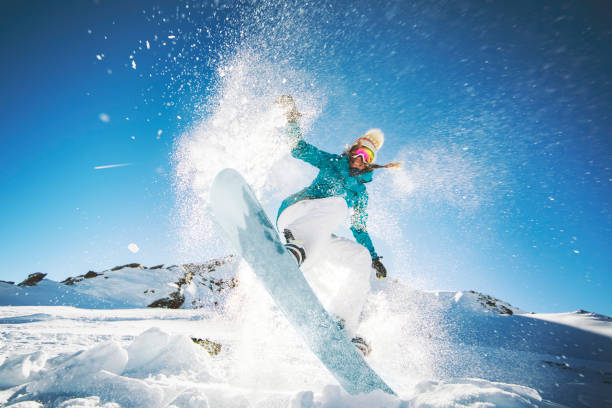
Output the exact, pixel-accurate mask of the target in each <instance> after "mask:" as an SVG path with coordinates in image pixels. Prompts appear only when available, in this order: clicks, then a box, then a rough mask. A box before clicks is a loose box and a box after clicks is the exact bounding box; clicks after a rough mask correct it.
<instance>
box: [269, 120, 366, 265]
mask: <svg viewBox="0 0 612 408" xmlns="http://www.w3.org/2000/svg"><path fill="white" fill-rule="evenodd" d="M287 134H288V135H289V137H290V138H291V139H292V142H293V143H294V147H293V149H292V150H291V155H292V156H293V157H295V158H297V159H300V160H304V161H305V162H306V163H309V164H311V165H313V166H315V167H316V168H318V169H319V174H317V177H316V178H315V179H314V181H313V182H312V184H310V185H309V186H308V187H306V188H304V189H303V190H301V191H299V192H297V193H295V194H293V195H291V196H289V197H287V198H286V199H285V200H284V201H283V202H282V204H281V206H280V208H279V210H278V216H280V214H281V213H282V212H283V211H284V210H285V208H287V207H289V206H290V205H292V204H295V203H296V202H298V201H301V200H312V199H317V198H326V197H342V198H344V200H345V201H346V204H347V205H348V207H349V208H351V209H352V210H353V214H352V216H351V231H352V232H353V236H354V237H355V240H356V241H357V242H359V243H360V244H361V245H363V246H365V247H366V248H367V249H368V250H369V251H370V255H371V256H372V259H374V258H377V257H378V254H376V251H375V250H374V245H373V244H372V240H371V239H370V235H369V234H368V231H367V230H366V221H367V219H368V213H367V205H368V192H367V190H366V186H365V183H369V182H370V181H372V172H368V173H363V174H360V175H357V176H352V175H351V174H350V172H349V169H350V167H349V158H348V156H346V155H338V154H332V153H328V152H324V151H322V150H319V149H317V148H316V147H314V146H313V145H311V144H310V143H306V142H305V141H304V140H302V132H301V130H300V128H299V126H298V125H297V123H295V122H289V123H288V124H287ZM278 216H277V217H276V218H277V220H278Z"/></svg>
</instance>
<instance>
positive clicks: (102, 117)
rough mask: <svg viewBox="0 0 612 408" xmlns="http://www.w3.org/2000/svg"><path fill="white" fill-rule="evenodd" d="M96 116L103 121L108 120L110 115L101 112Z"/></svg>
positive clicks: (106, 121)
mask: <svg viewBox="0 0 612 408" xmlns="http://www.w3.org/2000/svg"><path fill="white" fill-rule="evenodd" d="M98 117H99V118H100V120H101V121H102V122H104V123H108V122H110V116H108V114H106V113H101V114H99V115H98Z"/></svg>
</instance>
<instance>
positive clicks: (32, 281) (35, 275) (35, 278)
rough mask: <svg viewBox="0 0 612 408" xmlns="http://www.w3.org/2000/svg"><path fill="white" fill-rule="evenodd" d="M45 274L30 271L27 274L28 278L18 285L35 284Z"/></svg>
mask: <svg viewBox="0 0 612 408" xmlns="http://www.w3.org/2000/svg"><path fill="white" fill-rule="evenodd" d="M45 276H47V274H46V273H42V272H34V273H31V274H29V275H28V278H27V279H26V280H24V281H23V282H21V283H20V284H19V285H18V286H36V284H37V283H38V282H40V281H41V280H43V278H44V277H45Z"/></svg>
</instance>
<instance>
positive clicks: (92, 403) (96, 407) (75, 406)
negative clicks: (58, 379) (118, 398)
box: [57, 397, 121, 408]
mask: <svg viewBox="0 0 612 408" xmlns="http://www.w3.org/2000/svg"><path fill="white" fill-rule="evenodd" d="M57 408H121V406H120V405H119V404H116V403H114V402H107V403H106V404H103V403H101V402H100V397H88V398H73V399H70V400H68V401H64V402H62V403H61V404H59V405H58V406H57Z"/></svg>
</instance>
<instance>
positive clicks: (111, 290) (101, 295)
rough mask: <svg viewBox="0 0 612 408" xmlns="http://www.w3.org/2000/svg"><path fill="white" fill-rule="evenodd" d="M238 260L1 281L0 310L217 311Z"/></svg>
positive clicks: (231, 284)
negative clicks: (45, 307)
mask: <svg viewBox="0 0 612 408" xmlns="http://www.w3.org/2000/svg"><path fill="white" fill-rule="evenodd" d="M236 266H237V263H236V262H235V258H233V257H231V256H229V257H225V258H222V259H215V260H211V261H209V262H206V263H203V264H186V265H173V266H169V267H167V268H164V267H163V265H159V266H156V267H152V268H147V267H145V266H142V265H140V264H129V265H124V266H117V267H115V268H112V269H109V270H105V271H102V272H99V273H98V272H93V271H89V272H88V273H87V274H85V275H79V276H76V277H70V278H67V279H66V280H64V281H62V282H59V283H58V282H54V281H52V280H48V279H43V280H42V281H39V282H35V283H32V285H33V286H24V285H22V284H23V283H24V282H26V281H24V282H22V283H21V284H18V285H14V284H10V283H6V282H0V306H18V305H23V306H27V305H57V306H75V307H85V308H93V309H98V308H103V309H104V308H134V307H147V306H150V307H170V308H178V307H214V306H215V305H219V304H220V303H222V302H223V299H224V298H225V294H226V289H228V288H231V287H232V286H234V285H235V282H234V281H233V278H234V276H235V274H236V270H235V269H236Z"/></svg>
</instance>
